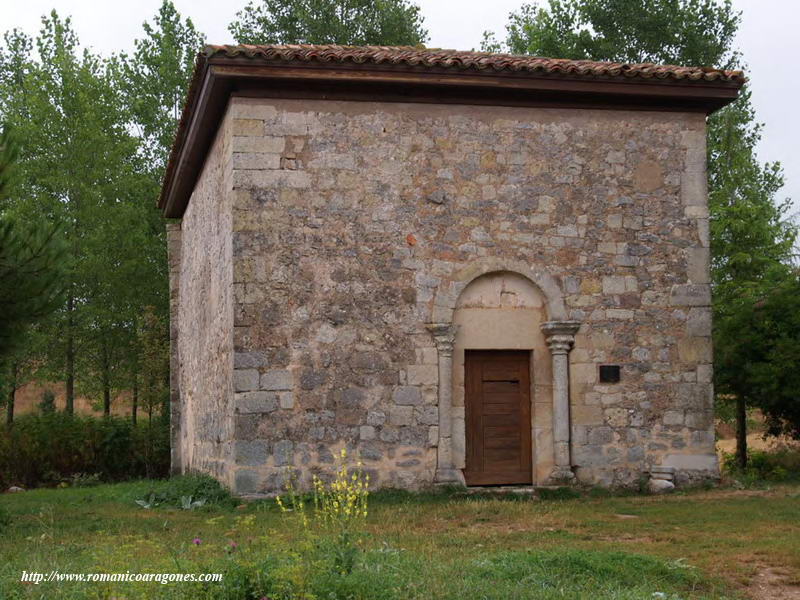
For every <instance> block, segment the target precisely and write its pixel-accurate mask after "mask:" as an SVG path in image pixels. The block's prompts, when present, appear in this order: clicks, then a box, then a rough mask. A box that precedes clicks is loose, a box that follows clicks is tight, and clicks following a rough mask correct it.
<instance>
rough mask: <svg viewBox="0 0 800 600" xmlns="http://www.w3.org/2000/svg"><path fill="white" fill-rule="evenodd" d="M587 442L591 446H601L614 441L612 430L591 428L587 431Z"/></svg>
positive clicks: (609, 428)
mask: <svg viewBox="0 0 800 600" xmlns="http://www.w3.org/2000/svg"><path fill="white" fill-rule="evenodd" d="M586 439H587V441H588V442H589V444H591V445H595V446H601V445H603V444H610V443H611V442H612V441H614V430H613V429H611V427H591V428H589V429H588V435H587V438H586Z"/></svg>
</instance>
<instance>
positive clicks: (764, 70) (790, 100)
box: [0, 0, 800, 212]
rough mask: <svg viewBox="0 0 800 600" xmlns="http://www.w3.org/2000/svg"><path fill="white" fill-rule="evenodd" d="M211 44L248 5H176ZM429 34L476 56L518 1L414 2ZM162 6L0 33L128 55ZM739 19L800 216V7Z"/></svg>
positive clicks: (792, 2)
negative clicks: (793, 69) (797, 65)
mask: <svg viewBox="0 0 800 600" xmlns="http://www.w3.org/2000/svg"><path fill="white" fill-rule="evenodd" d="M174 1H175V5H176V6H177V8H178V10H179V11H180V12H181V14H183V15H184V16H190V17H191V18H192V20H193V21H194V23H195V25H196V26H197V28H198V29H199V30H200V31H202V32H204V33H205V34H206V36H207V39H208V41H209V42H210V43H228V42H231V41H232V40H231V38H230V34H229V33H228V31H227V24H228V23H229V22H230V21H231V20H232V19H233V18H234V16H235V14H236V12H237V11H238V10H240V9H241V7H242V6H244V5H245V4H246V0H174ZM417 2H418V4H419V5H420V6H421V7H422V13H423V15H424V17H425V25H426V27H427V28H428V31H429V32H430V41H429V42H428V45H429V46H434V47H440V48H455V49H459V50H470V49H477V48H478V47H479V46H480V42H481V39H482V34H483V32H484V31H485V30H487V29H488V30H493V31H495V32H497V33H498V34H499V35H498V38H502V37H503V36H504V33H505V24H506V22H507V16H508V13H510V12H511V11H514V10H516V9H517V8H519V6H520V5H521V4H522V3H523V0H417ZM160 3H161V0H137V1H135V2H127V1H124V0H0V30H2V31H5V30H8V29H11V28H13V27H17V28H19V29H22V30H23V31H26V32H28V33H31V34H35V33H36V32H38V30H39V19H40V17H41V15H42V14H44V13H47V12H49V11H50V10H51V9H53V8H55V9H56V10H57V11H58V12H59V14H61V15H62V16H66V15H69V16H71V17H72V20H73V26H74V28H75V30H76V31H77V33H78V35H79V37H80V40H81V43H82V44H84V45H85V46H90V47H92V48H94V49H95V50H96V51H98V52H100V53H103V54H110V53H111V52H115V51H119V50H123V49H129V48H131V47H132V44H133V40H134V38H136V37H137V36H140V35H141V24H142V22H143V21H144V20H150V19H152V16H153V15H154V14H155V13H156V12H157V10H158V7H159V5H160ZM733 4H734V6H735V7H737V8H738V9H739V10H742V11H743V12H744V20H743V25H742V28H741V30H740V33H739V38H738V46H739V49H740V50H741V51H742V52H743V53H744V56H745V60H746V61H747V63H748V70H747V75H748V77H749V78H750V80H751V84H752V90H753V102H754V104H755V108H756V114H757V118H758V120H759V121H761V122H762V123H764V130H763V139H762V142H761V145H760V147H759V158H761V159H762V160H765V161H775V160H778V161H780V162H781V163H782V165H783V168H784V171H785V176H786V186H785V187H784V189H783V190H782V192H781V196H785V197H790V198H792V199H793V201H794V207H795V209H794V210H793V212H800V152H797V151H796V150H795V148H796V147H797V140H800V118H798V115H797V110H796V106H795V105H796V104H797V103H798V101H800V78H798V77H797V75H795V74H790V65H792V64H793V63H794V62H795V60H796V57H797V56H799V55H800V28H799V27H798V26H800V0H733Z"/></svg>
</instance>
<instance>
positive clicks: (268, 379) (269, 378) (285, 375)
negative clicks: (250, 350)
mask: <svg viewBox="0 0 800 600" xmlns="http://www.w3.org/2000/svg"><path fill="white" fill-rule="evenodd" d="M292 385H293V383H292V372H291V371H288V370H286V369H273V370H270V371H267V372H266V373H264V374H263V375H262V376H261V382H260V386H261V389H262V390H268V391H289V390H291V389H292Z"/></svg>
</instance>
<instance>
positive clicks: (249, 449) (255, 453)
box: [233, 440, 269, 467]
mask: <svg viewBox="0 0 800 600" xmlns="http://www.w3.org/2000/svg"><path fill="white" fill-rule="evenodd" d="M233 448H234V462H236V464H237V465H242V466H245V467H259V466H262V465H264V464H266V462H267V455H268V452H269V448H268V447H267V443H266V442H264V441H262V440H252V441H243V440H237V441H236V442H234V446H233Z"/></svg>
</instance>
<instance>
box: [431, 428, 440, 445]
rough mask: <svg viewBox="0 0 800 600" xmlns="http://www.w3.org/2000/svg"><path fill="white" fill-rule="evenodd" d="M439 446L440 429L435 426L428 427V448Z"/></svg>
mask: <svg viewBox="0 0 800 600" xmlns="http://www.w3.org/2000/svg"><path fill="white" fill-rule="evenodd" d="M438 445H439V427H438V426H436V425H434V426H432V427H428V446H429V447H431V448H435V447H437V446H438Z"/></svg>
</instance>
